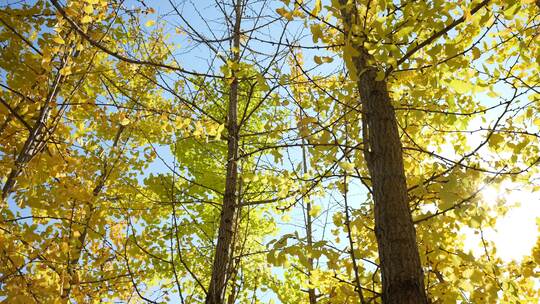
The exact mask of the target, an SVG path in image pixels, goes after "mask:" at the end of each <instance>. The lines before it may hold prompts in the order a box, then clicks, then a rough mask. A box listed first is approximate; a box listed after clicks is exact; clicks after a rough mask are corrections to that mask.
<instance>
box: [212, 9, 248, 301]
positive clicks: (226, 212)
mask: <svg viewBox="0 0 540 304" xmlns="http://www.w3.org/2000/svg"><path fill="white" fill-rule="evenodd" d="M240 1H241V0H237V1H236V3H235V14H236V16H235V22H234V32H233V48H232V55H233V61H234V62H236V63H238V62H239V60H240V53H239V48H240V22H241V20H242V19H241V14H242V8H241V4H240ZM237 112H238V79H237V78H236V73H235V71H234V70H233V73H232V81H231V85H230V93H229V108H228V115H227V131H228V137H227V142H228V143H227V176H226V180H225V195H224V196H223V205H222V207H221V220H220V223H219V230H218V241H217V246H216V252H215V254H214V263H213V266H212V276H211V278H210V286H209V288H208V294H207V295H206V304H222V303H224V302H225V293H226V289H227V281H228V279H229V278H228V275H227V270H228V269H229V264H230V257H231V250H232V244H231V243H232V240H233V234H234V231H233V230H234V220H235V215H236V207H235V203H236V196H237V193H236V186H237V180H238V168H237V159H238V139H239V137H238V122H237V116H238V115H237V114H238V113H237Z"/></svg>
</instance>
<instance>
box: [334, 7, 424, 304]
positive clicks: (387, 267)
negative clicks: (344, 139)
mask: <svg viewBox="0 0 540 304" xmlns="http://www.w3.org/2000/svg"><path fill="white" fill-rule="evenodd" d="M340 1H341V2H342V4H345V3H346V2H347V1H346V0H340ZM341 14H342V18H343V23H344V28H345V29H346V34H345V36H346V37H348V36H349V35H348V29H350V28H351V27H352V25H353V24H354V22H355V19H354V18H355V17H356V16H358V14H357V12H356V8H355V7H353V8H352V9H346V8H343V9H342V11H341ZM351 45H352V46H353V47H354V48H355V49H356V50H357V51H359V53H360V55H359V56H356V57H354V58H353V65H354V70H355V71H352V70H351V72H355V73H357V77H358V81H357V85H358V90H359V94H360V100H361V103H362V120H363V123H364V128H365V130H364V135H365V138H364V143H365V145H364V154H365V159H366V163H367V166H368V170H369V173H370V176H371V182H372V187H373V200H374V204H375V234H376V237H377V243H378V247H379V260H380V267H381V272H382V285H383V294H382V300H383V303H384V304H398V303H399V304H408V303H410V304H424V303H427V302H428V301H427V297H426V293H425V289H424V279H423V272H422V266H421V263H420V256H419V254H418V245H417V243H416V233H415V229H414V225H413V221H412V216H411V213H410V210H409V205H408V198H407V182H406V179H405V170H404V167H403V155H402V147H401V141H400V138H399V132H398V125H397V120H396V115H395V112H394V108H393V106H392V103H391V98H390V95H389V93H388V90H387V84H386V81H384V80H382V81H377V80H376V79H377V70H376V69H375V68H374V67H370V66H369V64H368V62H367V60H368V58H369V55H368V54H367V52H366V51H365V50H364V49H363V47H362V45H360V44H354V43H352V44H351ZM366 135H367V136H366Z"/></svg>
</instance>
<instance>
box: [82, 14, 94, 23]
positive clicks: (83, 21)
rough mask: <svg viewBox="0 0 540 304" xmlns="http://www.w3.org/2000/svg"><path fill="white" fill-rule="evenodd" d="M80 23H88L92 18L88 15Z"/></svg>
mask: <svg viewBox="0 0 540 304" xmlns="http://www.w3.org/2000/svg"><path fill="white" fill-rule="evenodd" d="M81 22H82V23H90V22H92V17H90V16H89V15H86V16H84V17H83V18H82V19H81Z"/></svg>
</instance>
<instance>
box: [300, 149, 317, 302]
mask: <svg viewBox="0 0 540 304" xmlns="http://www.w3.org/2000/svg"><path fill="white" fill-rule="evenodd" d="M302 144H305V142H304V140H302ZM302 169H303V172H304V174H305V173H307V155H306V147H305V146H304V145H302ZM306 239H307V245H308V249H309V250H313V226H312V219H311V201H310V200H309V199H308V200H307V201H306ZM307 262H308V275H309V277H308V278H309V283H310V284H311V273H312V272H313V258H312V257H311V255H310V256H309V257H308V259H307ZM308 297H309V304H317V294H316V293H315V288H312V287H310V288H308Z"/></svg>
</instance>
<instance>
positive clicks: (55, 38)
mask: <svg viewBox="0 0 540 304" xmlns="http://www.w3.org/2000/svg"><path fill="white" fill-rule="evenodd" d="M53 41H54V42H56V43H58V44H65V43H66V42H65V41H64V38H62V37H60V36H56V37H54V38H53Z"/></svg>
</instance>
